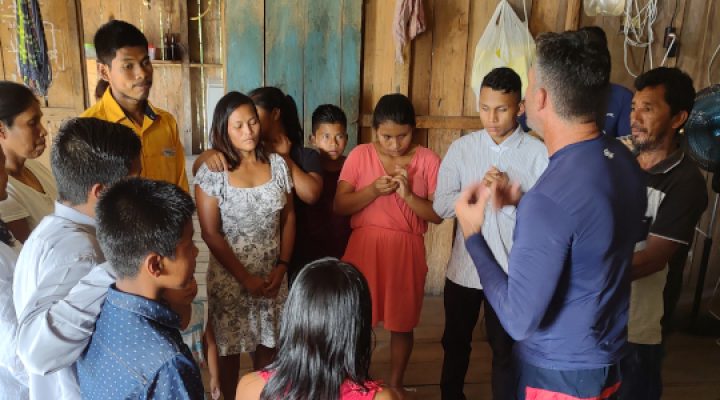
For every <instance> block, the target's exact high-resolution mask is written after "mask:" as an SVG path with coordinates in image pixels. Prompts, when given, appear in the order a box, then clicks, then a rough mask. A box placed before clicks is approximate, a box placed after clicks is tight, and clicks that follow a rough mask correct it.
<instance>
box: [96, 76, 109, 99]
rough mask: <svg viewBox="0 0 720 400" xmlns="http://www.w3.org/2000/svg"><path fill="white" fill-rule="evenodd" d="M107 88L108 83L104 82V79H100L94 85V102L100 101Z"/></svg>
mask: <svg viewBox="0 0 720 400" xmlns="http://www.w3.org/2000/svg"><path fill="white" fill-rule="evenodd" d="M108 86H110V82H108V81H106V80H105V79H100V80H99V81H98V83H97V84H96V85H95V93H93V94H94V95H95V100H100V99H102V97H103V95H105V91H106V90H107V88H108Z"/></svg>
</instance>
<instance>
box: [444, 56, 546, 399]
mask: <svg viewBox="0 0 720 400" xmlns="http://www.w3.org/2000/svg"><path fill="white" fill-rule="evenodd" d="M479 104H480V119H481V120H482V123H483V126H484V127H485V129H483V130H481V131H478V132H473V133H471V134H468V135H465V136H463V137H461V138H460V139H458V140H456V141H455V142H453V143H452V145H451V146H450V149H449V150H448V152H447V154H446V155H445V157H444V158H443V161H442V164H441V165H440V172H439V174H438V184H437V189H436V191H435V201H434V203H433V208H434V209H435V212H437V213H438V215H440V216H441V217H443V218H454V217H455V202H456V200H457V198H458V197H459V196H460V193H461V192H462V191H463V190H464V189H465V188H466V187H467V186H469V185H472V184H474V183H476V182H478V181H480V180H483V179H485V180H486V181H487V182H488V183H490V182H492V181H496V180H503V181H505V182H506V183H507V182H510V181H512V182H518V183H519V184H520V189H521V190H522V191H523V192H524V191H527V190H528V189H530V187H532V185H534V184H535V181H536V180H537V179H538V177H539V176H540V175H541V174H542V172H543V171H544V170H545V167H546V166H547V163H548V160H547V150H546V148H545V146H544V145H543V143H542V142H541V141H540V140H538V139H536V138H534V137H532V136H530V135H528V134H525V133H524V132H523V130H522V128H521V127H520V126H519V123H518V122H517V117H518V116H519V115H521V114H522V113H523V105H522V99H521V81H520V77H519V76H518V75H517V73H515V72H514V71H513V70H512V69H510V68H496V69H494V70H492V71H491V72H490V73H489V74H488V75H487V76H485V78H484V79H483V83H482V85H481V90H480V101H479ZM514 227H515V208H514V207H504V208H502V209H500V210H495V209H494V208H491V207H488V210H487V212H486V216H485V223H484V224H483V227H482V232H483V235H484V236H485V238H486V240H487V242H488V245H489V246H490V249H491V250H492V252H493V254H494V255H495V257H496V259H497V260H498V262H499V263H500V265H501V266H502V267H503V268H505V269H506V270H507V265H508V255H509V254H510V247H511V246H512V234H513V228H514ZM483 302H484V303H485V328H486V331H487V336H488V341H489V343H490V347H491V348H492V351H493V369H492V391H493V398H494V399H509V398H513V396H514V389H515V385H514V382H513V379H514V377H513V372H512V345H513V340H512V338H511V337H510V336H509V335H508V334H507V332H505V330H504V329H503V327H502V325H500V322H499V321H498V318H497V316H496V315H495V312H494V311H493V309H492V307H491V306H490V304H488V303H487V302H486V301H484V296H483V291H482V285H481V283H480V279H479V278H478V274H477V271H476V268H475V264H473V261H472V259H471V258H470V255H469V254H468V252H467V250H466V249H465V240H464V238H463V234H462V232H461V231H460V229H456V232H455V240H454V244H453V248H452V253H451V256H450V261H449V262H448V267H447V279H446V280H445V293H444V304H445V332H444V334H443V339H442V344H443V349H444V350H445V356H444V359H443V368H442V378H441V381H440V387H441V393H442V399H443V400H456V399H465V395H464V394H463V386H464V381H465V374H466V373H467V369H468V363H469V361H470V352H471V351H472V348H471V345H470V343H471V342H472V332H473V329H474V328H475V324H476V323H477V320H478V316H479V312H480V307H481V306H482V304H483Z"/></svg>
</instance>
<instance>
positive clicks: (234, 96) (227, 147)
mask: <svg viewBox="0 0 720 400" xmlns="http://www.w3.org/2000/svg"><path fill="white" fill-rule="evenodd" d="M245 105H249V106H250V107H252V109H253V112H254V113H255V114H257V110H256V109H255V104H254V103H253V101H252V99H251V98H250V97H248V96H246V95H244V94H242V93H240V92H235V91H233V92H228V93H227V94H226V95H225V96H223V97H222V98H221V99H220V100H219V101H218V102H217V105H216V106H215V111H214V112H213V120H212V125H210V139H211V140H212V147H213V149H215V150H217V151H219V152H221V153H223V155H224V156H225V159H226V160H227V162H228V164H229V167H230V169H231V170H233V169H235V168H236V167H237V166H238V165H240V161H242V157H241V156H240V153H238V152H237V150H235V146H233V144H232V142H231V141H230V135H229V134H228V119H229V118H230V114H232V113H233V111H235V110H237V109H238V108H239V107H240V106H245ZM255 156H256V157H257V158H258V160H260V161H262V162H267V161H268V155H267V153H265V148H264V146H263V140H262V138H261V139H260V141H259V142H258V144H257V146H256V147H255Z"/></svg>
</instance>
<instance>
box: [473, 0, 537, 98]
mask: <svg viewBox="0 0 720 400" xmlns="http://www.w3.org/2000/svg"><path fill="white" fill-rule="evenodd" d="M523 11H524V12H525V21H524V22H523V21H521V20H520V18H518V16H517V14H515V11H513V9H512V6H510V4H509V3H508V2H507V0H500V3H499V4H498V5H497V8H495V12H494V13H493V16H492V18H491V19H490V22H489V23H488V25H487V27H486V28H485V32H483V34H482V36H481V37H480V40H478V42H477V45H476V46H475V58H474V60H473V67H472V76H471V79H470V85H471V87H472V89H473V91H474V92H475V108H476V109H477V110H478V111H479V109H480V85H482V81H483V78H485V75H487V74H488V73H489V72H490V71H492V70H493V69H495V68H498V67H508V68H512V69H513V70H514V71H515V72H517V74H518V75H520V79H521V80H522V95H523V97H524V95H525V89H526V88H527V84H528V71H529V70H530V65H531V64H532V62H533V59H534V58H535V40H533V38H532V35H531V34H530V30H529V29H528V25H527V21H528V17H527V9H526V8H525V1H524V0H523Z"/></svg>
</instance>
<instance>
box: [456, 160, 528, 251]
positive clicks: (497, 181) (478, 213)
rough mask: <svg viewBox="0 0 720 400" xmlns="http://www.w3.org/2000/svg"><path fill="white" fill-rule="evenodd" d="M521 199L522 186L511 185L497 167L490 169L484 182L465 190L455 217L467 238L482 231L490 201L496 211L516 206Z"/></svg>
mask: <svg viewBox="0 0 720 400" xmlns="http://www.w3.org/2000/svg"><path fill="white" fill-rule="evenodd" d="M520 197H522V192H521V190H520V184H518V183H511V182H510V179H509V177H508V176H507V174H506V173H504V172H501V171H499V170H498V169H497V168H496V167H492V168H490V169H489V170H488V171H487V172H486V173H485V177H484V178H483V180H482V181H480V182H477V183H475V184H473V185H470V186H469V187H468V188H467V189H465V190H464V191H463V192H462V193H461V194H460V197H459V198H458V200H457V202H456V203H455V215H456V216H457V220H458V224H459V225H460V229H462V232H463V235H464V236H465V238H468V237H470V236H472V235H474V234H476V233H479V232H480V231H481V230H482V225H483V223H484V222H485V210H486V208H487V205H488V203H489V202H490V199H492V200H493V205H494V206H495V209H500V208H502V207H504V206H507V205H513V206H516V205H517V204H518V203H519V202H520Z"/></svg>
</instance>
